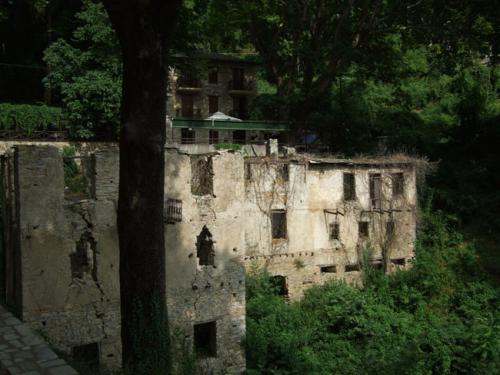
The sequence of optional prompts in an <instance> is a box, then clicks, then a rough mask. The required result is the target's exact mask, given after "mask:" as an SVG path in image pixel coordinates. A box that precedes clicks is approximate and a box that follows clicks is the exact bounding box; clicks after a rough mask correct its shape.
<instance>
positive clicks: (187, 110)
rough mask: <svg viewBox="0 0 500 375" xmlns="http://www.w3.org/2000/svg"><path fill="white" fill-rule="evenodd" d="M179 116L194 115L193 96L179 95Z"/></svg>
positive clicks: (189, 116) (187, 116) (188, 116)
mask: <svg viewBox="0 0 500 375" xmlns="http://www.w3.org/2000/svg"><path fill="white" fill-rule="evenodd" d="M181 116H182V117H186V118H193V117H194V98H193V96H192V95H182V96H181Z"/></svg>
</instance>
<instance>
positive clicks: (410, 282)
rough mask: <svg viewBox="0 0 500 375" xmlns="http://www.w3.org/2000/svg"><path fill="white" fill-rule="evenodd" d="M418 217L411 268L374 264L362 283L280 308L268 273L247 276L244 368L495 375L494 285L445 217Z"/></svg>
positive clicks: (499, 334)
mask: <svg viewBox="0 0 500 375" xmlns="http://www.w3.org/2000/svg"><path fill="white" fill-rule="evenodd" d="M423 221H424V228H423V231H422V233H421V235H420V237H419V241H418V247H417V256H416V259H415V261H414V263H413V267H412V269H411V270H409V271H402V272H397V273H396V274H393V275H384V274H382V273H381V272H378V271H375V270H372V273H371V275H370V277H368V278H366V279H365V285H364V287H363V288H362V289H357V288H354V287H350V286H347V285H346V284H343V283H341V282H332V283H329V284H327V285H325V286H323V287H315V288H312V289H310V290H309V291H308V292H307V293H306V295H305V297H304V299H303V300H302V301H300V302H294V303H290V304H287V303H286V302H285V301H283V299H282V298H279V297H278V296H276V295H275V294H274V293H273V290H272V286H271V284H270V282H269V281H268V280H269V278H268V275H265V274H259V273H257V274H254V275H252V276H250V277H249V278H248V281H247V287H248V292H247V299H248V300H247V363H248V368H249V371H248V373H249V374H254V375H255V374H325V375H326V374H360V373H362V374H408V375H415V374H417V375H418V374H471V373H474V374H485V375H486V374H493V373H498V372H499V371H500V311H498V308H497V307H498V304H499V303H500V291H499V290H498V289H495V288H494V287H492V286H491V285H490V284H489V282H488V281H487V280H484V279H483V278H482V277H481V276H480V272H479V271H480V270H479V268H480V267H479V265H478V263H477V256H476V254H475V252H474V249H473V248H472V247H471V246H470V244H467V243H465V242H464V241H463V239H462V236H461V235H460V234H459V233H457V232H456V231H455V230H454V229H453V220H452V219H451V218H449V217H446V216H444V215H442V214H439V213H438V214H430V213H429V212H425V213H424V219H423Z"/></svg>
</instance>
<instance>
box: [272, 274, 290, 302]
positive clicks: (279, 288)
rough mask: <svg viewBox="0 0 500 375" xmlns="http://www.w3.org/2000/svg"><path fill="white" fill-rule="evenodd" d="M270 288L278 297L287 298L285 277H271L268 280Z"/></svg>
mask: <svg viewBox="0 0 500 375" xmlns="http://www.w3.org/2000/svg"><path fill="white" fill-rule="evenodd" d="M269 282H270V283H271V287H272V288H273V290H274V292H275V293H276V294H277V295H278V296H282V297H288V286H287V283H286V277H285V276H283V275H276V276H271V277H270V278H269Z"/></svg>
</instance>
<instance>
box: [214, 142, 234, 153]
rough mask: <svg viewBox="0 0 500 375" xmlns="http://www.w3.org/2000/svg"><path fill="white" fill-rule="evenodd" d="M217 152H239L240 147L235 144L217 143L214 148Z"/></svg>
mask: <svg viewBox="0 0 500 375" xmlns="http://www.w3.org/2000/svg"><path fill="white" fill-rule="evenodd" d="M214 147H215V149H216V150H217V151H219V150H230V151H240V150H241V145H239V144H237V143H217V144H216V145H215V146H214Z"/></svg>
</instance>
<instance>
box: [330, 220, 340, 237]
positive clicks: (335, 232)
mask: <svg viewBox="0 0 500 375" xmlns="http://www.w3.org/2000/svg"><path fill="white" fill-rule="evenodd" d="M328 229H329V232H330V240H338V239H339V238H340V225H339V223H330V224H329V225H328Z"/></svg>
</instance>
